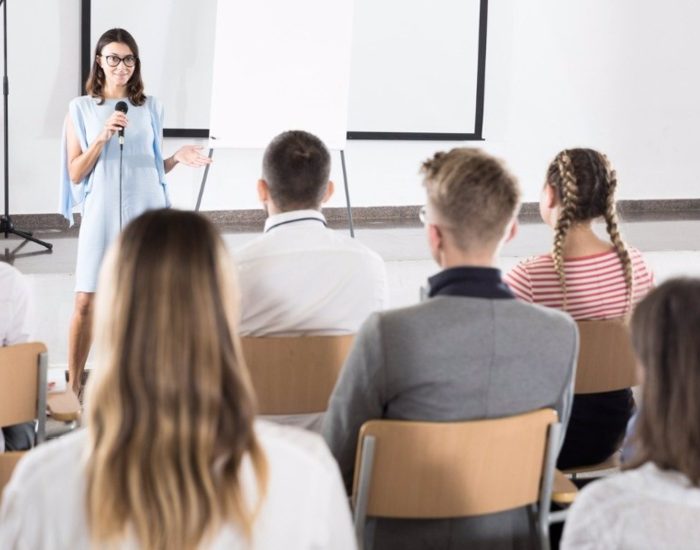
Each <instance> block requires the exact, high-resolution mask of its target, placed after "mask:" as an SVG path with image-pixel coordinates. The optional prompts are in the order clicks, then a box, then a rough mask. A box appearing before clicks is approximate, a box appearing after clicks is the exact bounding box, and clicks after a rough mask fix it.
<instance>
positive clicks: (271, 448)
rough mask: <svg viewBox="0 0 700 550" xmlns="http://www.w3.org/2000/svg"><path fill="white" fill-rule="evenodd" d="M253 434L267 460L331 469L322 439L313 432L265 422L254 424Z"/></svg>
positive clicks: (330, 457)
mask: <svg viewBox="0 0 700 550" xmlns="http://www.w3.org/2000/svg"><path fill="white" fill-rule="evenodd" d="M255 434H256V436H257V437H258V440H259V442H260V444H261V446H262V448H263V449H264V450H265V452H266V454H267V456H268V459H273V460H275V461H276V460H281V461H284V462H286V463H296V464H297V465H299V466H303V465H306V466H307V467H313V468H315V467H318V468H321V469H326V468H329V469H331V470H332V469H333V467H334V466H335V464H334V462H333V458H332V456H331V454H330V452H329V450H328V446H327V445H326V443H325V441H324V440H323V438H322V437H321V436H320V435H318V434H316V433H313V432H310V431H308V430H304V429H301V428H296V427H293V426H283V425H280V424H274V423H272V422H267V421H265V420H257V421H256V422H255Z"/></svg>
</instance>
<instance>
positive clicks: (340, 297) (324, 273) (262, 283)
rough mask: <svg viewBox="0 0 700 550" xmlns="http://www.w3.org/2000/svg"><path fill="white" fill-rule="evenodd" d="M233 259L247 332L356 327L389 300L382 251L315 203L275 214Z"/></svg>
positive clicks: (317, 331)
mask: <svg viewBox="0 0 700 550" xmlns="http://www.w3.org/2000/svg"><path fill="white" fill-rule="evenodd" d="M234 259H235V261H236V264H237V266H238V272H239V279H240V289H241V315H242V319H241V328H240V332H241V334H243V335H246V336H272V335H290V334H343V333H354V332H357V330H358V329H359V328H360V325H361V324H362V323H363V322H364V320H365V319H366V318H367V317H368V316H369V314H370V313H372V312H374V311H378V310H381V309H384V308H385V307H386V306H387V296H388V291H387V283H386V271H385V267H384V261H383V260H382V258H381V257H380V256H379V255H378V254H377V253H376V252H374V251H373V250H370V249H369V248H367V247H366V246H365V245H363V244H362V243H360V242H359V241H357V240H355V239H351V238H350V237H349V236H347V235H343V234H341V233H340V232H336V231H333V230H331V229H328V228H327V227H326V220H325V218H324V217H323V215H322V214H321V213H320V212H318V211H316V210H295V211H293V212H284V213H282V214H277V215H274V216H270V217H269V218H268V219H267V221H266V222H265V233H264V234H263V235H260V236H259V237H257V238H256V239H255V240H253V241H252V242H250V243H248V244H247V245H245V246H243V247H242V248H240V249H239V250H238V251H236V253H235V254H234Z"/></svg>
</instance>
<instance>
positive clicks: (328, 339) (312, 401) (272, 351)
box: [241, 334, 354, 414]
mask: <svg viewBox="0 0 700 550" xmlns="http://www.w3.org/2000/svg"><path fill="white" fill-rule="evenodd" d="M353 339H354V335H352V334H347V335H339V336H289V337H284V336H264V337H244V338H241V342H242V344H243V355H244V356H245V361H246V364H247V366H248V371H249V373H250V377H251V380H252V383H253V388H254V389H255V393H256V395H257V399H258V411H259V412H260V414H304V413H319V412H323V411H325V410H326V409H327V408H328V399H329V398H330V395H331V393H332V391H333V388H334V387H335V383H336V381H337V379H338V374H339V373H340V369H341V367H342V366H343V363H344V362H345V358H346V357H347V355H348V352H349V351H350V347H351V346H352V342H353Z"/></svg>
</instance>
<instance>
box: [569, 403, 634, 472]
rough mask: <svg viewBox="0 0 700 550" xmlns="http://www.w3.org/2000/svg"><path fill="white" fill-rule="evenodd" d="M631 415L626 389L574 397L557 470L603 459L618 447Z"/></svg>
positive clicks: (632, 411)
mask: <svg viewBox="0 0 700 550" xmlns="http://www.w3.org/2000/svg"><path fill="white" fill-rule="evenodd" d="M633 413H634V398H633V397H632V390H630V389H624V390H618V391H611V392H605V393H590V394H582V395H576V396H574V402H573V406H572V408H571V417H570V418H569V425H568V426H567V428H566V437H565V438H564V445H563V446H562V448H561V452H560V453H559V459H558V460H557V468H559V469H560V470H565V469H567V468H574V467H576V466H590V465H593V464H597V463H599V462H602V461H603V460H605V459H607V458H608V457H609V456H610V455H612V454H613V453H614V452H615V451H617V450H618V449H619V448H620V445H621V444H622V440H623V438H624V436H625V429H626V428H627V422H628V421H629V419H630V417H631V416H632V414H633Z"/></svg>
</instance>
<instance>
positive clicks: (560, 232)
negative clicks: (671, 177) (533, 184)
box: [545, 149, 634, 309]
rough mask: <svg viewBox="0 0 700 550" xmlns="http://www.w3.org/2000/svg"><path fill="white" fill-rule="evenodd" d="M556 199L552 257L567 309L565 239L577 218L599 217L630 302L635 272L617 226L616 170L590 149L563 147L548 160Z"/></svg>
mask: <svg viewBox="0 0 700 550" xmlns="http://www.w3.org/2000/svg"><path fill="white" fill-rule="evenodd" d="M545 185H551V186H552V187H553V188H554V190H555V193H556V195H557V197H558V199H559V204H560V205H561V209H560V211H559V217H558V218H557V224H556V227H555V228H554V247H553V250H552V260H553V262H554V270H555V271H556V273H557V277H558V278H559V284H560V285H561V290H562V294H563V297H564V301H563V308H564V309H566V275H565V272H564V255H563V250H564V241H565V240H566V236H567V234H568V232H569V229H570V228H571V226H572V225H573V224H574V223H576V222H585V221H590V220H593V219H595V218H600V217H602V218H603V219H604V220H605V226H606V229H607V232H608V236H609V237H610V241H611V242H612V244H613V246H614V247H615V252H616V253H617V255H618V257H619V258H620V262H621V263H622V271H623V275H624V278H625V285H626V287H627V303H628V304H630V305H631V304H632V296H633V285H634V273H633V270H632V260H631V258H630V253H629V250H628V249H627V245H626V244H625V242H624V241H623V240H622V235H621V234H620V230H619V228H618V221H617V209H616V205H615V190H616V188H617V174H616V172H615V170H614V169H613V167H612V165H611V164H610V161H609V160H608V158H607V157H606V156H605V155H603V154H602V153H599V152H598V151H594V150H593V149H565V150H563V151H561V152H560V153H559V154H558V155H557V156H556V157H555V158H554V160H553V161H552V162H551V163H550V165H549V168H548V169H547V183H546V184H545Z"/></svg>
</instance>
